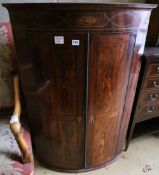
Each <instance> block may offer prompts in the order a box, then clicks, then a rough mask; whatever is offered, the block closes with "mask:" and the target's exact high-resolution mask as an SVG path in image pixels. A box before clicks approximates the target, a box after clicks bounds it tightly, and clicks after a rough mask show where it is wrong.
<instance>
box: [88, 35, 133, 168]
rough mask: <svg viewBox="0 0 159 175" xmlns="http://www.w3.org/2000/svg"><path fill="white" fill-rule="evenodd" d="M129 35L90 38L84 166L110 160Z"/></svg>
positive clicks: (120, 108)
mask: <svg viewBox="0 0 159 175" xmlns="http://www.w3.org/2000/svg"><path fill="white" fill-rule="evenodd" d="M134 42H135V39H134V37H133V36H129V34H120V35H119V34H118V35H117V34H111V35H110V34H109V35H107V34H92V35H91V36H90V59H89V71H88V77H89V83H88V125H87V132H88V133H87V137H88V144H87V152H88V154H87V157H88V160H87V165H88V166H94V165H99V164H102V163H105V162H108V161H109V160H111V159H113V157H114V156H115V153H116V144H117V139H118V133H119V128H120V123H121V121H122V112H123V107H124V101H125V96H126V89H127V85H128V79H129V71H130V66H131V56H132V53H131V55H129V54H130V53H129V49H130V48H131V47H133V46H134Z"/></svg>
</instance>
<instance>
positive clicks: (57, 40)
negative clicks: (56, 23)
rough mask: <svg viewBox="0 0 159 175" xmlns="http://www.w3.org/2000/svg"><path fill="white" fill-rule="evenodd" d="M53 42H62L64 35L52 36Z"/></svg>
mask: <svg viewBox="0 0 159 175" xmlns="http://www.w3.org/2000/svg"><path fill="white" fill-rule="evenodd" d="M54 42H55V44H64V36H54Z"/></svg>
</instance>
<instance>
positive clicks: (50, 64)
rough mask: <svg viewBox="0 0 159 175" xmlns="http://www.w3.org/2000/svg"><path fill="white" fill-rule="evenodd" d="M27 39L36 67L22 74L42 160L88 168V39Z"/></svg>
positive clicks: (39, 36) (23, 66) (25, 67)
mask: <svg viewBox="0 0 159 175" xmlns="http://www.w3.org/2000/svg"><path fill="white" fill-rule="evenodd" d="M55 36H56V39H55ZM59 36H60V37H59ZM27 38H28V41H29V42H28V47H29V51H30V58H29V60H30V61H29V62H27V64H26V63H23V64H21V65H20V71H21V77H22V79H23V81H22V82H23V86H24V93H25V96H26V100H27V106H28V112H29V117H30V119H31V129H32V132H33V142H34V144H35V151H36V153H37V154H36V155H37V157H38V158H39V160H40V161H41V162H43V163H46V164H47V165H49V166H52V167H54V168H57V169H58V168H65V169H78V168H82V167H83V166H84V109H85V108H84V87H85V83H84V82H85V81H84V69H85V68H84V67H85V60H86V59H85V55H86V54H85V52H86V50H85V49H86V46H87V36H86V35H84V34H61V33H60V34H55V33H51V32H37V31H36V32H35V33H34V32H29V33H28V37H27ZM55 40H56V41H55ZM72 40H79V42H78V41H76V42H75V45H74V44H73V43H72ZM79 131H80V132H79Z"/></svg>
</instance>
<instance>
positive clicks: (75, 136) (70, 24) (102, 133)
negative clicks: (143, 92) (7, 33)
mask: <svg viewBox="0 0 159 175" xmlns="http://www.w3.org/2000/svg"><path fill="white" fill-rule="evenodd" d="M4 6H5V7H7V8H8V10H9V14H10V19H11V23H12V27H13V33H14V40H15V45H16V51H17V62H18V68H19V72H20V76H21V81H22V87H23V91H24V96H25V100H26V104H27V109H28V114H29V119H30V124H31V129H32V136H33V143H34V145H35V152H36V156H37V157H38V159H39V161H41V162H42V163H44V164H46V165H47V166H49V167H50V168H52V169H55V170H59V171H67V172H69V171H71V172H78V171H85V170H89V169H92V168H95V167H101V166H104V165H105V164H106V163H108V162H109V161H111V160H113V159H114V158H116V157H117V155H119V154H120V153H121V151H122V150H123V146H124V143H125V136H126V131H127V127H128V122H129V119H130V113H131V107H132V103H133V98H134V93H135V88H136V83H137V78H138V73H139V69H140V54H142V53H143V48H144V44H145V37H146V32H147V26H148V22H149V16H150V12H151V10H152V8H154V7H155V5H149V4H104V3H98V4H88V3H83V4H79V3H76V4H73V3H66V4H63V3H61V4H58V3H55V4H43V3H42V4H4Z"/></svg>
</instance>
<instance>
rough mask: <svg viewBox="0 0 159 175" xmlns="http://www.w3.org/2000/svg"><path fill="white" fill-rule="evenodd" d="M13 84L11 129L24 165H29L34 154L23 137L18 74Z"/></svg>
mask: <svg viewBox="0 0 159 175" xmlns="http://www.w3.org/2000/svg"><path fill="white" fill-rule="evenodd" d="M13 83H14V94H15V107H14V112H13V115H12V117H11V120H10V129H11V131H12V133H13V135H14V137H15V139H16V141H17V143H18V146H19V148H20V151H21V153H22V161H23V162H24V163H28V162H31V161H32V154H31V151H30V149H29V147H28V145H27V143H26V141H25V139H24V137H23V133H22V128H21V124H20V114H21V103H20V93H19V76H18V75H17V74H16V75H14V77H13Z"/></svg>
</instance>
